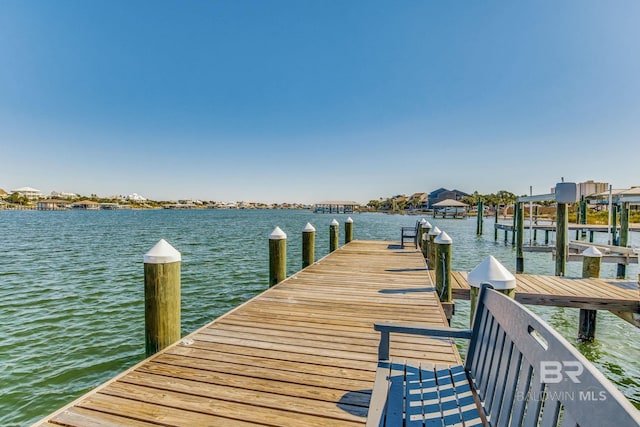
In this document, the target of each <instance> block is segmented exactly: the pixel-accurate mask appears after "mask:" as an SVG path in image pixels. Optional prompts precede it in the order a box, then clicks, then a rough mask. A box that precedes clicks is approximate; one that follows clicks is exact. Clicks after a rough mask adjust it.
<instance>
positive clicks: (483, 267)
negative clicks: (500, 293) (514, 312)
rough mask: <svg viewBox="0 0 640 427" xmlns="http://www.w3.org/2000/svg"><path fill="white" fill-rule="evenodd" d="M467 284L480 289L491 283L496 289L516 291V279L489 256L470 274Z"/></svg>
mask: <svg viewBox="0 0 640 427" xmlns="http://www.w3.org/2000/svg"><path fill="white" fill-rule="evenodd" d="M467 282H469V285H471V286H473V287H474V288H479V287H481V286H482V284H483V283H491V286H493V288H494V289H497V290H504V289H514V288H515V287H516V278H515V276H514V275H513V274H511V272H510V271H509V270H507V269H506V268H505V267H504V265H502V264H500V262H499V261H498V260H497V259H495V258H494V257H493V255H489V256H488V257H486V258H485V259H484V260H483V261H482V262H481V263H480V264H478V266H477V267H476V268H474V269H473V270H472V271H470V272H469V275H468V276H467Z"/></svg>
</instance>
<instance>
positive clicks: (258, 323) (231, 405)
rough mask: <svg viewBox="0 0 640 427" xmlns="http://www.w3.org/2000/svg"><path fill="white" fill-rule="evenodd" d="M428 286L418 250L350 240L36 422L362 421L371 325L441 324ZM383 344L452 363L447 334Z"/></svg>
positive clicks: (397, 353)
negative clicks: (181, 339) (442, 337)
mask: <svg viewBox="0 0 640 427" xmlns="http://www.w3.org/2000/svg"><path fill="white" fill-rule="evenodd" d="M432 288H433V282H432V281H431V279H430V277H429V275H427V274H426V265H425V261H424V258H423V257H422V254H421V253H420V252H419V251H416V250H413V249H411V250H400V249H399V248H398V246H397V245H393V244H390V243H389V242H364V241H352V242H351V243H349V244H348V245H346V246H344V247H342V248H340V249H338V250H336V251H334V252H333V253H331V254H330V255H329V256H327V257H325V258H323V259H321V260H319V261H318V262H316V263H314V264H312V265H310V266H309V267H307V268H306V269H304V270H302V271H300V272H298V273H297V274H295V275H294V276H292V277H290V278H287V279H286V280H284V281H282V282H280V283H279V284H278V285H276V286H274V287H273V288H271V289H269V290H267V291H266V292H264V293H262V294H260V295H258V296H257V297H255V298H253V299H252V300H250V301H249V302H247V303H245V304H242V305H241V306H239V307H237V308H235V309H234V310H232V311H230V312H229V313H227V314H225V315H223V316H221V317H220V318H219V319H217V320H215V321H214V322H212V323H211V324H209V325H207V326H205V327H203V328H201V329H200V330H198V331H196V332H194V333H193V334H191V335H190V336H189V337H188V342H186V341H185V343H181V344H177V345H173V346H170V347H168V348H167V349H165V350H163V351H161V352H159V353H158V354H157V355H155V356H154V357H152V358H150V359H148V360H146V361H144V362H143V363H141V364H139V365H138V366H136V367H135V369H132V370H129V371H128V372H126V373H125V374H123V375H120V376H118V377H116V378H115V379H114V380H112V381H110V382H109V383H107V384H106V385H104V386H102V387H100V388H99V389H97V390H96V391H93V392H90V393H89V394H87V395H86V396H84V397H83V398H81V399H79V400H78V401H77V402H75V403H74V404H72V405H70V406H69V407H67V408H64V409H63V410H61V411H59V412H57V413H56V414H53V415H52V416H51V417H49V418H48V419H47V420H44V421H43V422H48V421H52V422H54V423H55V422H60V423H64V422H66V421H69V422H68V423H67V424H65V425H78V426H80V425H100V423H106V424H105V425H109V424H108V422H110V421H109V420H117V419H118V417H123V419H125V420H128V419H131V420H135V422H140V423H142V424H141V425H145V424H144V423H160V424H166V425H225V426H226V425H230V426H233V425H248V424H251V425H272V426H273V425H278V426H305V425H308V426H314V425H318V426H320V425H322V426H331V425H341V426H350V425H364V422H365V416H366V412H367V408H368V404H369V399H370V392H371V386H372V384H373V379H374V376H375V368H376V363H377V344H378V336H377V334H376V333H375V332H374V330H373V322H375V321H385V320H387V321H389V320H392V321H416V320H417V321H420V322H424V323H428V324H432V325H434V326H445V325H446V324H447V322H446V318H445V317H444V312H443V310H442V307H441V306H440V304H439V303H438V300H437V296H436V295H435V293H434V292H433V290H432ZM393 349H394V350H393V356H394V357H401V358H407V357H409V358H419V359H426V360H428V361H430V362H432V363H445V364H456V363H459V362H460V356H459V355H458V353H457V350H456V348H455V345H454V343H453V341H451V340H449V339H428V338H422V337H412V336H403V335H399V336H398V337H394V346H393ZM73 411H75V412H73ZM70 414H73V415H70ZM100 414H103V415H104V416H103V418H100V416H101V415H100ZM71 417H74V420H75V421H74V420H71ZM83 417H85V418H86V417H91V420H90V421H87V422H84V421H83ZM93 417H97V418H96V419H94V418H93ZM86 419H87V420H89V418H86ZM123 424H126V422H123Z"/></svg>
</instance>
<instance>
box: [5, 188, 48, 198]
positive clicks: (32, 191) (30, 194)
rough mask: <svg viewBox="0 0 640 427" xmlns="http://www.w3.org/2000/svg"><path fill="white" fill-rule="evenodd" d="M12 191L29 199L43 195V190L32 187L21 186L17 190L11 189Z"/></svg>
mask: <svg viewBox="0 0 640 427" xmlns="http://www.w3.org/2000/svg"><path fill="white" fill-rule="evenodd" d="M11 192H12V193H18V194H19V195H21V196H25V197H26V198H27V199H29V200H36V199H39V198H40V197H42V191H40V190H38V189H36V188H32V187H20V188H16V189H15V190H11Z"/></svg>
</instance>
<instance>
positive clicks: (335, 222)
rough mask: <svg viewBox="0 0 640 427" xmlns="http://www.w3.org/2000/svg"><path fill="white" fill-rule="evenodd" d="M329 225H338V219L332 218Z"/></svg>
mask: <svg viewBox="0 0 640 427" xmlns="http://www.w3.org/2000/svg"><path fill="white" fill-rule="evenodd" d="M331 225H340V224H339V223H338V221H336V219H335V218H334V219H333V221H331Z"/></svg>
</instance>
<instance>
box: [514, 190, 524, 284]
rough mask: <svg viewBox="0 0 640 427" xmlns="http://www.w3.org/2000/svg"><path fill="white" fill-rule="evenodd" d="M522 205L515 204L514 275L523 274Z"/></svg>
mask: <svg viewBox="0 0 640 427" xmlns="http://www.w3.org/2000/svg"><path fill="white" fill-rule="evenodd" d="M523 205H524V204H523V203H522V202H520V203H517V204H516V212H518V213H517V215H516V217H517V220H516V225H517V229H516V231H515V233H516V273H523V272H524V250H523V245H524V209H523Z"/></svg>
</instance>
